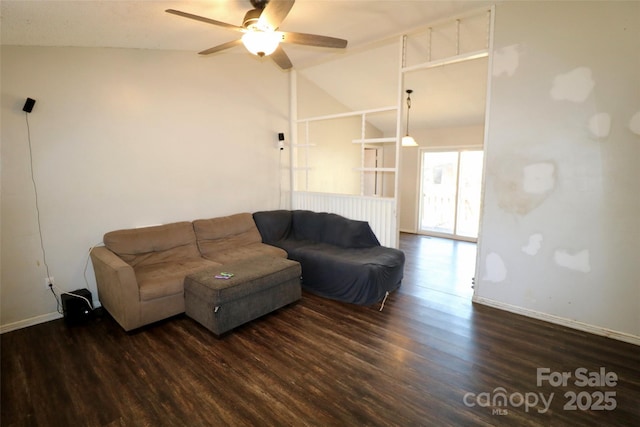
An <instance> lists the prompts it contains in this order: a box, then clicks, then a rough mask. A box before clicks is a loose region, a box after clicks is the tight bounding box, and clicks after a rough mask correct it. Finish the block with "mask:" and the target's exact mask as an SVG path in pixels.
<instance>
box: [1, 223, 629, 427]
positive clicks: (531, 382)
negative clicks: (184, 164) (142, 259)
mask: <svg viewBox="0 0 640 427" xmlns="http://www.w3.org/2000/svg"><path fill="white" fill-rule="evenodd" d="M420 239H426V238H424V237H419V236H410V235H403V236H402V242H401V246H402V248H403V249H404V250H405V252H406V254H407V269H406V275H405V280H404V283H403V286H402V287H401V289H400V290H399V291H397V292H395V293H394V294H392V295H391V296H390V297H389V299H388V301H387V302H386V305H385V307H384V310H383V311H382V312H380V311H378V307H361V306H354V305H349V304H343V303H339V302H335V301H331V300H327V299H323V298H319V297H316V296H313V295H310V294H304V295H303V299H302V300H301V301H300V302H299V303H297V304H295V305H293V306H289V307H286V308H284V309H281V310H279V311H277V312H276V313H273V314H271V315H268V316H265V317H263V318H261V319H259V320H257V321H254V322H251V323H250V324H247V325H245V326H243V327H240V328H238V329H236V330H235V331H233V332H232V333H230V334H228V335H226V336H224V337H223V338H222V339H217V338H215V337H214V336H213V335H211V334H210V333H209V332H208V331H207V330H206V329H204V328H202V327H201V326H199V325H198V324H196V323H195V322H194V321H192V320H190V319H189V318H187V317H184V316H179V317H177V318H173V319H169V320H167V321H164V322H161V323H158V324H156V325H153V326H151V327H147V328H145V329H143V330H141V331H138V332H136V333H131V334H127V333H125V332H124V331H123V330H122V329H121V328H120V327H119V326H118V325H117V324H116V323H115V322H114V321H113V320H112V319H111V318H110V317H109V316H108V315H106V314H105V315H103V316H96V317H95V318H94V319H93V320H92V321H91V322H89V323H88V324H86V325H82V326H75V327H68V326H67V325H65V323H64V322H63V321H62V320H56V321H52V322H48V323H45V324H41V325H37V326H33V327H30V328H25V329H22V330H19V331H14V332H9V333H5V334H3V335H2V336H1V337H0V339H1V341H0V344H1V351H2V355H1V356H2V357H1V360H2V371H1V373H2V377H1V386H2V389H1V398H2V402H1V403H2V409H1V420H0V421H1V424H2V426H212V425H251V426H258V425H259V426H271V425H277V426H281V425H282V426H286V425H291V426H299V425H313V426H334V425H335V426H351V425H368V426H412V425H416V426H417V425H424V426H432V425H437V426H442V425H454V426H462V425H464V426H467V425H509V426H517V425H553V426H563V425H607V426H612V425H620V426H631V425H639V423H640V405H639V404H638V402H640V351H639V350H640V348H639V347H637V346H634V345H631V344H626V343H622V342H618V341H614V340H610V339H607V338H604V337H599V336H594V335H589V334H587V333H583V332H579V331H575V330H571V329H567V328H563V327H559V326H555V325H551V324H548V323H544V322H540V321H537V320H533V319H529V318H526V317H522V316H518V315H514V314H510V313H506V312H502V311H499V310H496V309H492V308H488V307H484V306H477V305H472V304H471V303H470V298H468V297H460V296H457V295H456V292H447V291H446V286H444V284H443V283H429V281H430V279H429V272H428V270H424V269H422V268H421V267H420V264H422V263H421V262H420V261H419V259H421V258H425V257H426V258H428V257H429V253H430V251H438V250H441V249H437V248H436V249H434V247H433V246H429V245H425V240H420ZM428 243H437V241H433V242H428ZM418 247H420V249H417V248H418ZM455 261H456V260H455V259H453V260H452V261H451V263H455ZM442 263H446V261H444V259H443V261H442ZM451 265H453V264H451ZM441 267H442V266H441ZM447 268H449V267H442V269H443V270H446V269H447ZM450 268H451V269H453V268H454V267H450ZM434 276H435V277H436V278H438V277H440V279H436V281H438V280H443V279H442V277H446V275H444V276H443V275H442V274H435V273H434ZM453 276H456V275H455V274H454V275H453ZM470 279H471V278H470V277H469V278H464V277H460V280H461V281H462V282H467V281H470ZM447 280H452V279H447ZM454 288H455V286H454ZM537 368H549V369H550V372H551V373H555V372H558V373H560V372H570V373H571V374H572V377H571V378H570V379H569V380H568V381H567V385H566V386H564V385H557V386H555V387H554V386H551V385H549V383H548V382H546V381H545V382H544V384H543V385H542V386H538V385H537V377H536V370H537ZM580 368H585V369H586V370H587V372H600V369H601V368H602V369H604V370H605V371H606V372H612V373H615V375H616V376H617V378H618V380H617V382H616V385H615V386H612V385H610V386H606V385H605V386H601V385H592V386H584V387H579V386H578V385H576V384H575V381H576V379H579V377H578V378H576V377H575V372H576V370H577V369H580ZM592 376H593V375H592ZM594 381H595V380H594ZM501 393H503V394H502V395H501ZM573 395H575V396H576V401H575V402H572V401H571V399H572V396H573ZM501 396H506V398H507V401H506V404H504V405H502V403H503V401H502V400H500V397H501ZM551 396H552V397H551ZM534 397H535V398H537V399H538V402H537V404H536V401H535V399H534ZM496 398H497V399H496ZM542 398H544V399H545V401H548V400H549V399H550V398H551V404H550V406H549V409H548V410H546V411H545V404H544V403H543V401H542V400H541V399H542ZM525 399H526V400H527V401H528V402H529V404H528V405H527V404H523V400H525ZM494 404H495V405H494ZM592 405H596V406H595V407H594V408H596V409H597V408H598V407H602V408H610V409H611V410H606V409H602V410H587V409H584V408H587V407H588V408H591V407H592ZM613 406H615V408H613ZM573 407H575V410H573V409H572V408H573ZM580 408H583V409H580Z"/></svg>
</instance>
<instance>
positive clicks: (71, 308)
mask: <svg viewBox="0 0 640 427" xmlns="http://www.w3.org/2000/svg"><path fill="white" fill-rule="evenodd" d="M60 299H61V300H62V313H63V314H64V320H65V321H66V322H68V323H70V324H78V323H83V322H86V321H87V320H88V319H89V317H91V312H92V311H93V302H92V300H91V292H89V290H88V289H78V290H75V291H73V292H65V293H63V294H62V295H61V296H60Z"/></svg>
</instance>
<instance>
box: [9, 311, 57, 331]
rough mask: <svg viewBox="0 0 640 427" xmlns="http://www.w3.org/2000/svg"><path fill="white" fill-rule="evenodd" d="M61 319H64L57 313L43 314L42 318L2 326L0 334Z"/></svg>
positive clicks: (37, 317)
mask: <svg viewBox="0 0 640 427" xmlns="http://www.w3.org/2000/svg"><path fill="white" fill-rule="evenodd" d="M61 317H62V314H60V313H58V312H57V311H56V312H53V313H49V314H42V315H40V316H36V317H32V318H30V319H25V320H20V321H18V322H13V323H9V324H7V325H1V326H0V334H4V333H5V332H11V331H15V330H17V329H22V328H26V327H29V326H33V325H38V324H40V323H45V322H50V321H51V320H56V319H60V318H61Z"/></svg>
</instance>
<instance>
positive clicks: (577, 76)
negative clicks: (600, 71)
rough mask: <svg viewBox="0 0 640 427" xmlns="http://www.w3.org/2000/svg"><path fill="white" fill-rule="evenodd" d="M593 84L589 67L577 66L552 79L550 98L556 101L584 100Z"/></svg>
mask: <svg viewBox="0 0 640 427" xmlns="http://www.w3.org/2000/svg"><path fill="white" fill-rule="evenodd" d="M594 86H595V82H594V81H593V77H592V76H591V69H590V68H587V67H579V68H576V69H575V70H572V71H569V72H568V73H566V74H560V75H558V76H556V77H555V78H554V79H553V86H552V87H551V98H553V99H555V100H556V101H572V102H584V101H585V100H586V99H587V97H588V96H589V94H590V93H591V91H592V90H593V87H594Z"/></svg>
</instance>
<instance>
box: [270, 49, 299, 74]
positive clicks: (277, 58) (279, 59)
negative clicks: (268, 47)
mask: <svg viewBox="0 0 640 427" xmlns="http://www.w3.org/2000/svg"><path fill="white" fill-rule="evenodd" d="M269 56H270V57H271V59H273V61H274V62H275V63H276V64H278V66H279V67H280V68H282V69H283V70H288V69H290V68H292V67H293V64H292V63H291V60H290V59H289V57H288V56H287V54H286V53H284V50H282V46H278V47H277V48H276V50H275V51H274V52H273V53H272V54H271V55H269Z"/></svg>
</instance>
